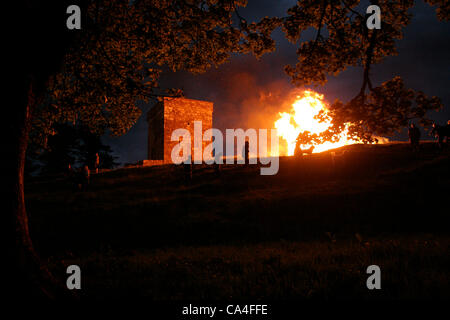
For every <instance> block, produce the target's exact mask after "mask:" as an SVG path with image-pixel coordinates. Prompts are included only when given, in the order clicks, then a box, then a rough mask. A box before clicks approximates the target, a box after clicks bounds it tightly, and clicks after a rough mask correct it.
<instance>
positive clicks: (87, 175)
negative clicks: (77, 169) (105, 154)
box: [82, 165, 91, 190]
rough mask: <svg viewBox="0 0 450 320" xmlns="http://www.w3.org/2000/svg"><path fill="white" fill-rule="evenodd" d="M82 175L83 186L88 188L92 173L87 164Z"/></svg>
mask: <svg viewBox="0 0 450 320" xmlns="http://www.w3.org/2000/svg"><path fill="white" fill-rule="evenodd" d="M82 175H83V181H82V188H83V189H84V190H86V189H87V187H88V186H89V180H90V175H91V172H90V171H89V167H88V166H87V165H85V166H84V167H83V169H82Z"/></svg>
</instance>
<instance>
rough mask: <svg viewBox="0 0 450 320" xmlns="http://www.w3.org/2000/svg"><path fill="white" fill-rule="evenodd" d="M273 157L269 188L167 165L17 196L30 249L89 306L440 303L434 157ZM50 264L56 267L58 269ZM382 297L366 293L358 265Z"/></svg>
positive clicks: (247, 171)
mask: <svg viewBox="0 0 450 320" xmlns="http://www.w3.org/2000/svg"><path fill="white" fill-rule="evenodd" d="M342 150H346V152H345V154H344V155H343V156H341V157H340V158H338V159H337V160H336V162H335V165H334V166H333V163H332V161H331V155H330V153H322V154H317V155H312V156H305V157H304V158H303V159H294V158H281V159H280V170H279V173H278V174H277V175H275V176H261V175H260V174H259V167H258V166H257V165H255V166H252V165H250V166H247V167H245V166H241V165H228V166H224V167H223V170H222V172H221V174H220V175H216V173H215V172H214V170H213V169H212V167H210V166H206V165H204V166H196V167H194V173H193V180H192V181H191V182H186V181H184V178H183V168H182V167H179V166H174V165H168V166H161V167H149V168H129V169H120V170H115V171H110V172H105V173H102V174H99V175H95V176H93V177H92V180H91V184H90V186H89V189H88V190H87V191H84V192H80V191H75V190H74V188H73V186H72V185H71V184H70V183H69V182H68V181H67V180H66V179H64V178H53V179H48V178H47V179H45V178H39V179H35V180H30V181H28V183H27V185H26V197H27V207H28V211H29V215H30V220H31V232H32V237H33V239H34V241H35V243H36V246H37V248H38V250H39V251H40V253H41V254H42V255H43V256H45V257H48V260H49V262H50V264H51V266H52V268H53V269H54V272H55V274H65V269H64V268H65V266H67V265H68V264H78V265H80V267H81V269H82V270H83V288H84V290H82V291H83V292H82V294H83V295H84V296H86V297H88V298H106V297H117V298H119V297H125V296H127V297H129V296H135V297H148V298H151V299H156V300H167V299H169V300H174V299H175V300H176V299H217V300H220V299H234V298H236V299H239V298H241V299H242V298H271V299H297V298H314V297H317V298H349V297H358V298H370V297H377V298H421V297H428V298H431V297H443V296H445V297H447V298H449V297H450V292H449V288H450V278H449V275H448V270H449V269H450V268H449V267H450V255H449V252H450V250H449V249H450V234H449V230H448V223H446V221H447V220H448V214H449V210H448V207H449V204H448V195H449V188H448V186H449V182H450V172H449V170H450V169H449V168H450V156H449V153H448V151H446V152H438V151H437V150H436V149H435V146H434V144H431V143H426V144H424V145H422V151H421V153H420V154H413V153H412V152H411V151H410V149H409V146H408V145H406V144H388V145H374V146H369V145H355V146H349V147H345V148H343V149H341V150H340V151H342ZM61 262H62V263H61ZM371 264H377V265H379V266H380V267H381V270H382V288H383V289H382V290H380V291H378V292H373V291H369V290H367V288H366V286H365V282H366V279H367V275H366V273H365V270H366V268H367V266H369V265H371Z"/></svg>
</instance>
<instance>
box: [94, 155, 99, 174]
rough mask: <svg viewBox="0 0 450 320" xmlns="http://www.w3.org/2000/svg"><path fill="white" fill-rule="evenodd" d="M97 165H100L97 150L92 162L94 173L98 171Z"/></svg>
mask: <svg viewBox="0 0 450 320" xmlns="http://www.w3.org/2000/svg"><path fill="white" fill-rule="evenodd" d="M99 167H100V157H99V155H98V152H97V153H96V154H95V163H94V168H95V173H98V169H99Z"/></svg>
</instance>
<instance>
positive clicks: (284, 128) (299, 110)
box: [275, 90, 360, 156]
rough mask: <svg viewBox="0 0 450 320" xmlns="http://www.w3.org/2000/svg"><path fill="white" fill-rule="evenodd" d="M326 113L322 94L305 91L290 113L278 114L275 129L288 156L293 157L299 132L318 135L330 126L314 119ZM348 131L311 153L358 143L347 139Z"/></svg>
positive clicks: (304, 147) (315, 146) (315, 147)
mask: <svg viewBox="0 0 450 320" xmlns="http://www.w3.org/2000/svg"><path fill="white" fill-rule="evenodd" d="M321 110H323V111H324V112H325V113H326V112H327V111H328V109H327V107H326V105H325V103H324V101H323V94H319V93H317V92H314V91H311V90H306V91H304V92H303V93H302V95H300V96H297V99H296V100H295V102H294V103H293V104H292V111H291V113H287V112H280V113H279V115H280V117H281V118H280V119H278V120H277V121H275V128H276V129H277V130H278V136H279V137H281V138H282V139H284V140H285V141H286V142H287V147H288V150H287V154H288V156H292V155H294V151H295V145H296V140H297V137H298V135H299V134H300V133H301V132H305V131H309V132H310V133H312V134H314V133H315V134H320V133H322V132H324V131H325V130H327V129H328V127H329V126H330V125H331V123H330V122H329V121H324V122H320V121H319V120H318V119H316V118H315V116H317V115H318V114H319V112H320V111H321ZM347 133H348V130H347V129H346V130H344V131H343V132H342V133H341V135H340V136H339V141H337V142H329V141H326V142H324V143H322V144H319V145H314V150H313V152H314V153H316V152H322V151H326V150H329V149H334V148H339V147H343V146H346V145H349V144H354V143H360V141H356V140H353V139H350V138H348V137H347ZM311 146H312V145H300V147H301V148H302V149H309V148H310V147H311Z"/></svg>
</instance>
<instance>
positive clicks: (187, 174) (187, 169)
mask: <svg viewBox="0 0 450 320" xmlns="http://www.w3.org/2000/svg"><path fill="white" fill-rule="evenodd" d="M183 168H184V180H185V181H186V182H187V183H190V182H191V180H192V157H191V156H189V157H188V160H187V163H183Z"/></svg>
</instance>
